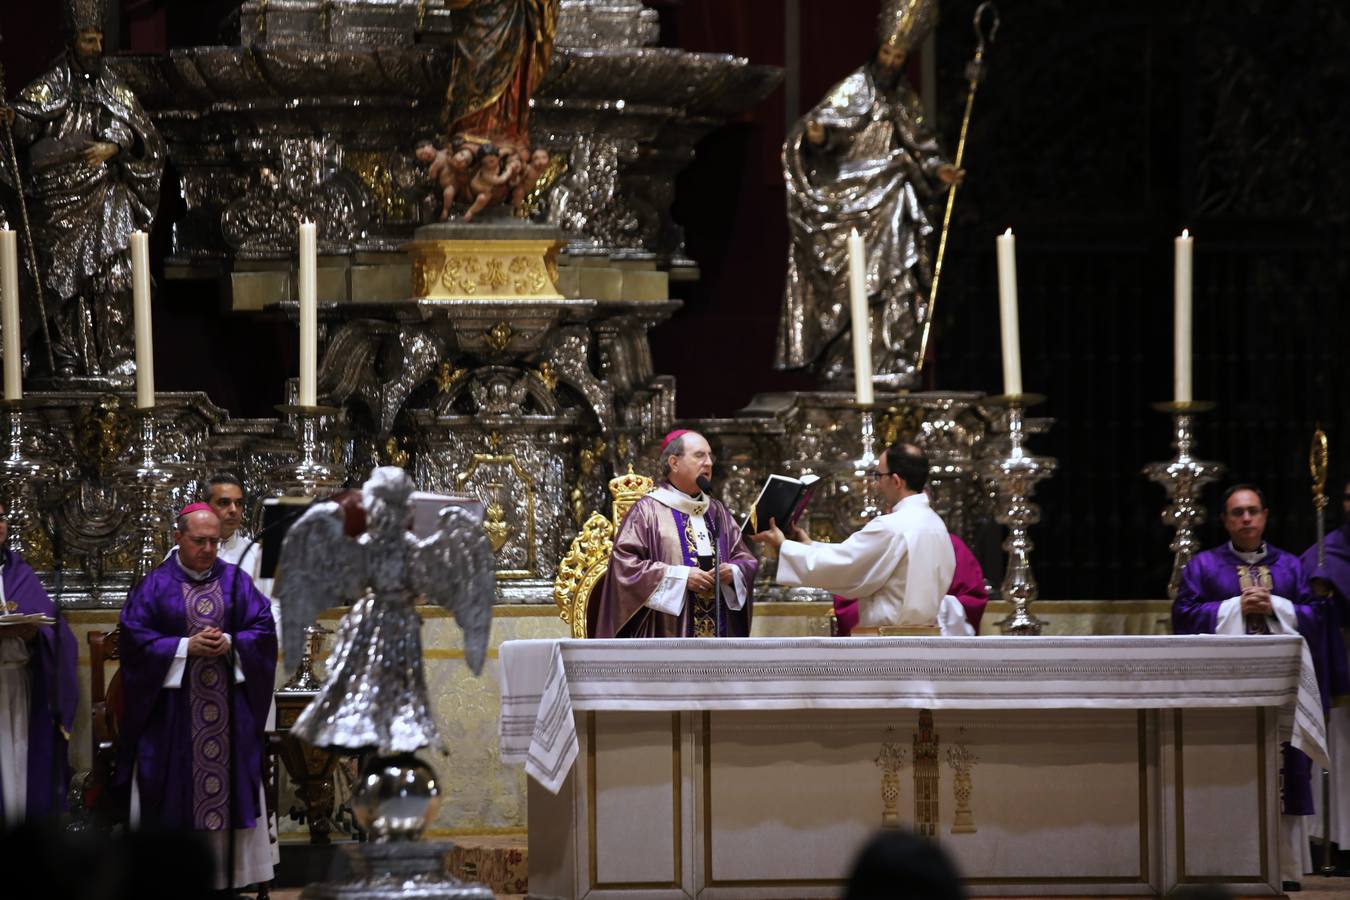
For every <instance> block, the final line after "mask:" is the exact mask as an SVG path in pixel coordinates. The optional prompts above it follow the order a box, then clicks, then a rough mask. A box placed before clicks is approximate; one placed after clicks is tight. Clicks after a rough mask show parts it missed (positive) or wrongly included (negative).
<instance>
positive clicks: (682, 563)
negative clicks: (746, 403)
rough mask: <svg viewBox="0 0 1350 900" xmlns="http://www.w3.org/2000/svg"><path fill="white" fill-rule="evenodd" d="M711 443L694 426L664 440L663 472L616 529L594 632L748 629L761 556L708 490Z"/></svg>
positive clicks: (731, 632)
mask: <svg viewBox="0 0 1350 900" xmlns="http://www.w3.org/2000/svg"><path fill="white" fill-rule="evenodd" d="M713 462H714V460H713V454H712V448H711V447H709V446H708V441H707V439H706V438H704V437H703V435H701V434H699V433H698V432H695V431H685V430H679V431H672V432H671V433H670V434H668V435H666V439H665V441H663V442H662V444H661V457H660V467H661V471H662V472H663V473H664V476H665V477H664V480H663V481H662V483H661V484H659V485H658V486H657V487H656V488H655V489H654V490H653V491H652V492H651V493H649V494H647V495H646V496H645V497H643V498H642V499H641V500H639V501H638V502H637V503H635V504H633V508H632V509H630V510H629V511H628V514H627V515H625V516H624V518H623V523H622V524H621V525H620V526H619V533H618V534H617V535H615V537H614V550H613V552H612V554H611V555H610V558H609V569H608V571H607V572H606V573H605V580H604V586H603V588H602V589H601V594H600V601H599V606H598V609H597V613H596V624H595V634H594V636H595V637H605V638H612V637H745V636H747V635H749V634H750V612H751V604H752V600H753V597H752V593H753V589H754V583H755V573H756V572H757V571H759V561H758V560H756V559H755V557H754V554H752V553H751V552H750V551H749V549H748V548H747V547H746V546H745V541H744V540H742V538H741V530H740V527H739V526H738V525H737V524H736V520H735V519H734V518H732V516H731V513H729V512H728V511H727V508H726V507H725V506H723V505H722V503H721V501H719V500H716V499H713V498H711V497H709V496H708V494H707V491H708V489H709V488H710V487H711V482H710V481H709V479H711V478H712V467H713Z"/></svg>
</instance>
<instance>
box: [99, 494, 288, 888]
mask: <svg viewBox="0 0 1350 900" xmlns="http://www.w3.org/2000/svg"><path fill="white" fill-rule="evenodd" d="M178 538H179V540H178V552H177V553H175V554H173V555H172V556H170V558H169V559H167V560H165V561H164V562H163V563H161V564H160V565H159V566H158V567H157V568H156V569H155V570H154V571H152V572H151V573H150V574H149V575H148V576H147V577H146V578H145V580H144V581H142V582H141V583H140V584H139V585H138V586H137V587H136V588H135V589H133V590H132V592H131V594H130V596H128V597H127V602H126V605H125V606H123V607H122V615H121V629H122V637H121V641H120V648H121V654H122V687H123V692H124V697H125V710H126V712H125V715H124V718H123V721H122V731H121V745H120V747H119V752H118V760H117V775H116V779H115V780H116V783H118V784H125V783H128V782H133V783H132V820H133V825H135V824H136V820H137V819H138V818H139V819H141V820H153V821H155V822H156V823H157V824H159V825H162V826H166V827H170V828H181V829H190V830H193V831H197V832H202V833H204V836H205V837H206V838H207V839H208V843H209V844H210V845H211V846H212V847H213V848H214V849H215V850H216V851H217V853H218V861H219V862H220V863H221V866H222V871H220V872H218V874H217V880H218V882H221V885H220V886H223V881H224V878H225V871H224V862H225V860H224V858H223V854H222V853H221V852H220V850H221V848H222V847H224V846H227V843H226V841H225V840H224V838H225V837H226V829H228V828H231V827H233V828H234V829H236V831H237V832H238V834H237V837H236V842H235V843H236V858H235V860H234V866H233V868H234V872H235V876H234V878H233V884H235V885H244V884H251V883H256V882H259V881H265V880H269V879H270V878H271V875H272V872H271V852H270V848H269V845H268V842H267V828H266V817H265V815H264V810H263V806H262V790H261V780H262V761H263V752H264V741H265V734H264V725H265V722H266V719H267V712H268V708H269V707H270V705H271V701H272V687H273V676H274V673H275V669H276V662H277V638H276V628H275V626H274V624H273V621H272V612H271V609H270V605H269V603H268V600H267V598H266V597H265V596H263V594H262V593H261V592H260V591H258V589H257V588H255V587H254V586H253V580H252V579H251V578H249V576H248V574H247V573H245V572H243V571H242V570H240V569H239V568H237V567H236V566H233V565H231V564H229V563H226V562H223V561H222V560H220V559H218V558H217V557H216V549H217V545H218V542H219V538H220V521H219V518H218V517H217V515H216V513H215V512H214V511H212V509H211V508H210V507H209V506H207V505H206V504H204V503H195V504H192V505H191V506H188V507H187V508H186V509H185V510H184V511H183V514H181V515H180V516H179V530H178ZM231 648H232V649H233V651H234V660H235V666H234V672H233V678H231V677H230V675H231V673H230V670H229V669H230V667H229V664H228V662H227V660H229V658H230V654H229V651H230V649H231ZM133 773H134V779H133ZM231 798H232V802H231ZM258 826H261V827H258ZM259 839H260V845H259V843H258V842H259Z"/></svg>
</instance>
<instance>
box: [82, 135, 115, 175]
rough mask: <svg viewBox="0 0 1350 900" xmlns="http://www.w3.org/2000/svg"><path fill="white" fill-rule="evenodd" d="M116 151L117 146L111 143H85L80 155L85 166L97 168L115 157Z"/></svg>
mask: <svg viewBox="0 0 1350 900" xmlns="http://www.w3.org/2000/svg"><path fill="white" fill-rule="evenodd" d="M117 149H118V148H117V145H116V144H114V143H112V142H111V141H87V142H86V143H85V145H84V150H82V151H81V153H82V154H83V156H84V162H85V164H86V165H88V166H89V167H91V168H97V167H98V166H100V165H102V164H103V163H105V162H107V161H108V160H110V159H112V158H113V157H114V156H116V155H117Z"/></svg>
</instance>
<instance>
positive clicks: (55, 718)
mask: <svg viewBox="0 0 1350 900" xmlns="http://www.w3.org/2000/svg"><path fill="white" fill-rule="evenodd" d="M0 559H2V560H3V561H4V585H5V601H6V603H9V604H13V608H12V609H11V610H10V611H11V612H18V613H41V614H42V615H45V616H54V615H55V613H56V607H55V606H53V605H52V601H51V598H49V597H48V596H47V591H46V590H45V589H44V588H43V587H42V583H41V582H39V581H38V579H37V575H35V574H33V569H32V568H31V567H30V566H29V565H28V563H26V562H24V560H23V557H21V556H19V554H17V553H15V552H14V551H13V550H10V549H9V548H8V547H6V548H3V549H0ZM31 650H32V657H31V658H30V659H29V661H28V673H29V683H30V685H31V687H30V689H29V693H28V801H27V806H26V810H25V816H26V817H27V818H29V819H37V818H43V817H46V816H53V815H58V814H60V813H61V812H64V811H65V805H66V789H67V787H68V786H69V784H70V769H69V766H68V765H67V762H66V758H67V749H68V746H69V743H70V728H71V725H72V724H73V723H74V721H75V704H76V701H77V700H78V699H79V696H80V686H79V681H78V679H77V676H76V658H77V648H76V646H75V635H74V634H72V633H71V631H70V626H68V625H67V624H66V621H65V619H60V620H58V621H57V623H56V624H55V625H47V626H45V627H43V628H39V629H38V633H37V637H35V638H34V639H33V641H32V644H31ZM4 802H5V798H4V789H3V787H0V810H3V809H4ZM3 819H4V817H3V816H0V821H3Z"/></svg>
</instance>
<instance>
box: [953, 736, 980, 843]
mask: <svg viewBox="0 0 1350 900" xmlns="http://www.w3.org/2000/svg"><path fill="white" fill-rule="evenodd" d="M965 737H966V730H965V729H964V728H962V729H961V730H960V731H958V732H957V737H956V744H955V745H953V746H951V747H948V748H947V765H949V766H951V769H952V796H953V799H955V801H956V819H955V821H953V822H952V834H974V833H975V832H976V831H977V830H978V829H977V828H976V827H975V818H974V816H972V815H971V812H970V796H971V794H972V793H974V788H973V786H972V784H971V780H970V773H971V771H972V770H973V769H974V768H975V764H976V763H977V762H979V761H980V759H979V757H978V756H976V755H975V754H974V753H972V752H971V750H970V748H969V747H968V746H966V742H965Z"/></svg>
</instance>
